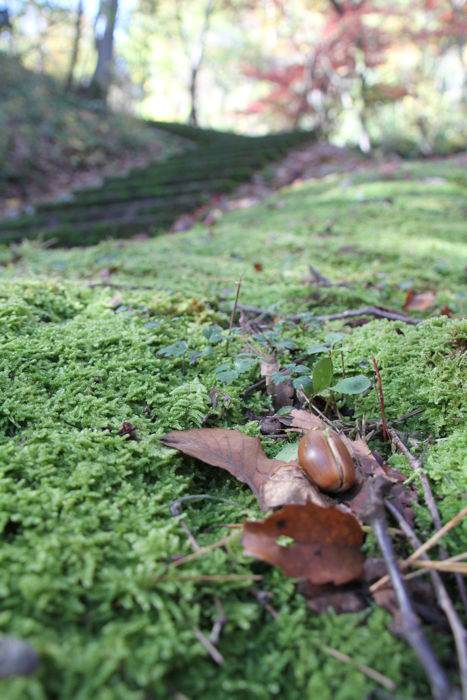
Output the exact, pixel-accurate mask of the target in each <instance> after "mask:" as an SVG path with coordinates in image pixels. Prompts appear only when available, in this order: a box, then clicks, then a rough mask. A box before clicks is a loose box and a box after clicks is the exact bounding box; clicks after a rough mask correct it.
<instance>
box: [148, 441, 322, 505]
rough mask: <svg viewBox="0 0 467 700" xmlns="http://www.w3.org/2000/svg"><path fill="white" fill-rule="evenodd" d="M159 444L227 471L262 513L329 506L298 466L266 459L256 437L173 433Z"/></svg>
mask: <svg viewBox="0 0 467 700" xmlns="http://www.w3.org/2000/svg"><path fill="white" fill-rule="evenodd" d="M161 442H162V444H163V445H166V447H171V448H173V449H175V450H179V451H180V452H183V453H184V454H186V455H190V456H191V457H195V458H196V459H199V460H201V461H202V462H205V463H206V464H210V465H212V466H214V467H220V468H221V469H225V470H226V471H228V472H229V473H230V474H232V475H233V476H235V478H236V479H238V481H241V482H242V483H244V484H247V485H248V486H249V487H250V489H251V490H252V491H253V493H254V494H255V496H256V497H257V499H258V501H259V504H260V507H261V509H262V510H267V509H268V508H275V507H278V506H282V505H284V504H285V503H306V502H307V501H312V502H313V503H318V504H320V505H326V504H327V503H329V500H328V499H327V498H326V497H325V496H323V495H322V494H320V493H319V491H318V490H317V489H316V488H315V487H314V486H313V485H312V484H311V483H310V482H309V481H308V479H307V478H306V477H305V475H304V474H303V472H302V471H301V469H300V467H299V466H298V464H296V463H293V462H284V461H280V460H277V459H269V457H267V456H266V455H265V454H264V452H263V448H262V447H261V443H260V441H259V439H258V438H253V437H249V436H248V435H244V434H243V433H241V432H239V431H238V430H227V429H224V428H195V429H193V430H174V431H172V432H171V433H167V435H164V436H163V437H162V438H161Z"/></svg>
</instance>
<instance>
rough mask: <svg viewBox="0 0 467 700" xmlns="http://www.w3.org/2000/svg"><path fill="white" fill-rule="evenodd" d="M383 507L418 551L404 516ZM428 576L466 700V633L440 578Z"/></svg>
mask: <svg viewBox="0 0 467 700" xmlns="http://www.w3.org/2000/svg"><path fill="white" fill-rule="evenodd" d="M384 505H385V506H386V508H387V509H388V510H389V512H390V513H391V515H392V516H393V517H394V519H395V520H396V522H397V524H398V525H399V527H400V528H401V530H403V531H404V533H405V534H406V536H407V538H408V539H409V540H410V542H411V543H412V546H413V548H414V549H415V550H420V547H421V546H422V543H421V542H420V540H419V539H418V537H417V535H416V534H415V532H414V531H413V529H412V528H411V526H410V525H409V523H408V522H407V520H406V519H405V518H404V516H403V515H402V514H401V513H400V512H399V511H398V510H397V508H396V507H395V506H393V505H392V503H391V502H390V501H388V500H386V501H385V502H384ZM419 557H420V558H421V559H424V560H425V561H426V562H428V561H429V558H428V555H427V554H425V553H424V552H423V553H422V554H420V555H419ZM415 573H417V574H418V573H419V572H418V571H417V572H415ZM429 574H430V577H431V581H432V583H433V588H434V589H435V594H436V599H437V601H438V605H439V607H440V608H441V610H443V612H444V614H445V615H446V618H447V621H448V622H449V626H450V628H451V631H452V635H453V637H454V642H455V645H456V651H457V658H458V661H459V669H460V672H461V673H460V676H461V683H462V690H463V696H464V699H465V698H467V633H466V630H465V628H464V626H463V624H462V621H461V619H460V617H459V615H458V614H457V611H456V609H455V607H454V605H453V604H452V601H451V599H450V597H449V595H448V592H447V590H446V587H445V585H444V583H443V580H442V578H441V576H440V575H439V574H438V572H437V571H430V572H429Z"/></svg>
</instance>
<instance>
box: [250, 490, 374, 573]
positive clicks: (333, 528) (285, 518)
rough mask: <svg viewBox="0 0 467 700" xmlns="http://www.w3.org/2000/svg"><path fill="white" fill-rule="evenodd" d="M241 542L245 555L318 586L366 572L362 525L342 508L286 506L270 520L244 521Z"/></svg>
mask: <svg viewBox="0 0 467 700" xmlns="http://www.w3.org/2000/svg"><path fill="white" fill-rule="evenodd" d="M281 539H286V540H289V541H290V542H287V543H285V544H282V543H280V540H281ZM242 542H243V549H244V551H245V554H247V555H250V556H252V557H255V558H256V559H261V560H262V561H266V562H268V563H269V564H274V565H275V566H278V567H279V568H280V569H281V570H282V571H283V572H284V574H286V576H291V577H293V578H300V579H306V580H307V581H309V582H310V583H312V584H314V585H323V584H327V583H333V584H335V585H340V584H343V583H347V582H348V581H353V580H354V579H358V578H360V577H361V576H362V573H363V563H364V557H363V554H362V552H361V545H362V543H363V530H362V528H361V526H360V525H359V523H358V520H357V519H356V518H355V517H354V516H353V515H351V514H350V513H345V512H344V511H342V510H340V509H339V508H338V507H328V508H326V507H322V506H319V505H316V504H315V503H306V504H305V505H287V506H285V507H284V508H282V509H281V510H279V511H277V512H276V513H274V514H273V515H271V516H269V517H268V518H266V519H265V520H262V521H258V522H246V523H244V525H243V539H242Z"/></svg>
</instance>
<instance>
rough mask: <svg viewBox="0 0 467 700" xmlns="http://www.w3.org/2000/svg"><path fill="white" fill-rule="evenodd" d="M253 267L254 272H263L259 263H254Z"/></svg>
mask: <svg viewBox="0 0 467 700" xmlns="http://www.w3.org/2000/svg"><path fill="white" fill-rule="evenodd" d="M253 267H254V268H255V270H256V272H262V270H263V266H262V264H261V263H259V262H256V263H255V264H254V265H253Z"/></svg>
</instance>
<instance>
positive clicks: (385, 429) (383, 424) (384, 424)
mask: <svg viewBox="0 0 467 700" xmlns="http://www.w3.org/2000/svg"><path fill="white" fill-rule="evenodd" d="M371 361H372V362H373V367H374V370H375V375H376V383H377V386H378V399H379V408H380V412H381V428H382V431H383V438H384V439H385V440H389V429H388V423H387V420H386V413H385V409H384V391H383V380H382V379H381V373H380V371H379V367H378V363H377V362H376V357H375V356H374V355H372V356H371Z"/></svg>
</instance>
